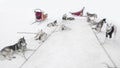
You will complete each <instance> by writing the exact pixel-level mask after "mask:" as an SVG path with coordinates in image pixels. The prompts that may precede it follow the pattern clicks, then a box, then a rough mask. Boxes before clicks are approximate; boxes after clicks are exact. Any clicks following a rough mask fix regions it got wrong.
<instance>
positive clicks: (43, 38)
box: [34, 30, 47, 42]
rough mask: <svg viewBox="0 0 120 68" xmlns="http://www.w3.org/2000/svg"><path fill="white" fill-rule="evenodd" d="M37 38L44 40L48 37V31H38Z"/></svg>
mask: <svg viewBox="0 0 120 68" xmlns="http://www.w3.org/2000/svg"><path fill="white" fill-rule="evenodd" d="M34 38H35V40H40V41H41V42H44V41H45V39H46V38H47V33H45V32H44V31H43V30H41V31H40V32H38V33H37V34H36V36H35V37H34Z"/></svg>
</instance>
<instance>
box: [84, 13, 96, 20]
mask: <svg viewBox="0 0 120 68" xmlns="http://www.w3.org/2000/svg"><path fill="white" fill-rule="evenodd" d="M86 14H87V16H88V17H94V19H95V18H97V14H94V13H93V14H91V13H89V12H87V13H86Z"/></svg>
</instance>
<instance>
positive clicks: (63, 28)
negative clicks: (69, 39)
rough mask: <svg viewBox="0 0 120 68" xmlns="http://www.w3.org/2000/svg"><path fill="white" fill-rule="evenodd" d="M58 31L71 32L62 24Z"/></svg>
mask: <svg viewBox="0 0 120 68" xmlns="http://www.w3.org/2000/svg"><path fill="white" fill-rule="evenodd" d="M60 30H61V31H64V30H71V29H70V28H69V27H67V26H65V25H64V24H62V25H61V27H60Z"/></svg>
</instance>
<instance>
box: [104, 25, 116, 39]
mask: <svg viewBox="0 0 120 68" xmlns="http://www.w3.org/2000/svg"><path fill="white" fill-rule="evenodd" d="M116 32H117V27H116V26H115V25H112V24H107V26H106V38H107V37H108V36H109V38H112V34H113V33H114V36H116Z"/></svg>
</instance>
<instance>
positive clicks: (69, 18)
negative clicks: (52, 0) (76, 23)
mask: <svg viewBox="0 0 120 68" xmlns="http://www.w3.org/2000/svg"><path fill="white" fill-rule="evenodd" d="M62 20H75V18H74V17H68V16H67V14H64V15H63V17H62Z"/></svg>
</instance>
